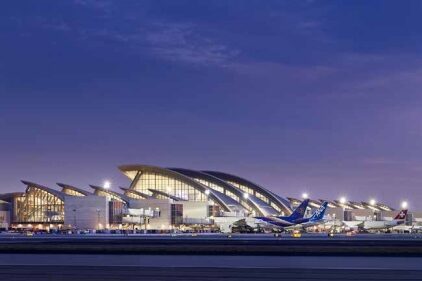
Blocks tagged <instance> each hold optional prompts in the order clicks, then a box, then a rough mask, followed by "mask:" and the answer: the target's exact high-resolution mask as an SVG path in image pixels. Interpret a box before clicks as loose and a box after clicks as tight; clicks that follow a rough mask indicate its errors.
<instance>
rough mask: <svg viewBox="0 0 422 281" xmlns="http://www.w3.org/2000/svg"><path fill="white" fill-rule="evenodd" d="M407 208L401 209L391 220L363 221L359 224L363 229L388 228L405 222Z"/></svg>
mask: <svg viewBox="0 0 422 281" xmlns="http://www.w3.org/2000/svg"><path fill="white" fill-rule="evenodd" d="M406 215H407V210H401V211H400V212H399V213H398V214H397V216H395V218H394V219H393V220H391V221H364V222H363V224H361V225H359V226H361V227H362V228H363V229H365V230H380V229H389V228H392V227H395V226H398V225H401V224H403V223H404V222H405V219H406Z"/></svg>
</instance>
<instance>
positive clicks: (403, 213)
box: [394, 210, 407, 220]
mask: <svg viewBox="0 0 422 281" xmlns="http://www.w3.org/2000/svg"><path fill="white" fill-rule="evenodd" d="M406 215H407V210H401V211H400V213H398V214H397V216H396V217H395V218H394V219H395V220H404V219H405V218H406Z"/></svg>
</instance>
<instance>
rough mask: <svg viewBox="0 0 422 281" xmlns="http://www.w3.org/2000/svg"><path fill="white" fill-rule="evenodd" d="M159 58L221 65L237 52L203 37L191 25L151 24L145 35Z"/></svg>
mask: <svg viewBox="0 0 422 281" xmlns="http://www.w3.org/2000/svg"><path fill="white" fill-rule="evenodd" d="M146 41H147V42H148V43H149V45H150V48H151V50H152V52H153V53H154V54H155V55H157V56H158V57H160V58H163V59H167V60H172V61H180V62H185V63H192V64H197V65H218V66H225V65H227V63H228V62H229V61H230V60H231V59H233V58H234V57H236V56H237V55H238V54H239V51H237V50H234V49H231V48H229V47H228V46H226V45H224V44H221V43H217V42H215V41H214V40H212V39H210V38H207V37H203V36H201V35H200V34H199V32H196V28H195V25H193V24H180V23H179V24H175V23H155V24H153V25H152V28H151V30H150V31H149V32H148V33H147V35H146Z"/></svg>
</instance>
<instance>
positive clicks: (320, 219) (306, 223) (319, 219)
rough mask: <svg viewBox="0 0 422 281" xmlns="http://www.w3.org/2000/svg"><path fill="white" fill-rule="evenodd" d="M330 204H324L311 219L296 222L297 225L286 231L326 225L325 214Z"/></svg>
mask: <svg viewBox="0 0 422 281" xmlns="http://www.w3.org/2000/svg"><path fill="white" fill-rule="evenodd" d="M327 206H328V202H323V203H322V205H321V206H320V207H319V209H318V210H316V211H315V212H314V213H313V214H312V216H311V217H310V218H306V219H299V220H296V224H295V225H293V226H289V227H286V229H292V228H293V229H305V228H308V227H311V226H316V225H320V224H323V223H325V220H324V214H325V211H326V210H327Z"/></svg>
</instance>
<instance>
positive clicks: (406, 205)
mask: <svg viewBox="0 0 422 281" xmlns="http://www.w3.org/2000/svg"><path fill="white" fill-rule="evenodd" d="M408 206H409V204H408V203H407V201H403V202H401V208H402V209H407V207H408Z"/></svg>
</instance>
